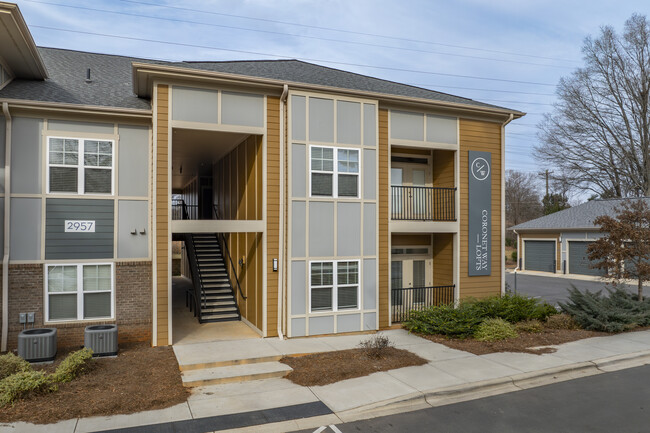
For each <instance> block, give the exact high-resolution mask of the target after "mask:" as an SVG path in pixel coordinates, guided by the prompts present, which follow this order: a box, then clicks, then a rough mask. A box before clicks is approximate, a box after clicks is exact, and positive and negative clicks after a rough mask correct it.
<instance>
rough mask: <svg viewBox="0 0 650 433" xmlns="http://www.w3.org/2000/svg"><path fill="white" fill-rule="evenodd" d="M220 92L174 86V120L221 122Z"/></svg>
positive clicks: (172, 101)
mask: <svg viewBox="0 0 650 433" xmlns="http://www.w3.org/2000/svg"><path fill="white" fill-rule="evenodd" d="M218 101H219V92H217V91H216V90H206V89H191V88H188V87H178V86H174V87H172V100H171V103H172V113H171V114H172V120H182V121H187V122H203V123H219V112H218V111H219V102H218Z"/></svg>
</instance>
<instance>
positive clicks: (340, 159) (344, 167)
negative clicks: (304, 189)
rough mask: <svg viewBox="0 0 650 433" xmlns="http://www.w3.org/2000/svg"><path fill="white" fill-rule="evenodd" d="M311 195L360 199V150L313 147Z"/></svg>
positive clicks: (311, 156)
mask: <svg viewBox="0 0 650 433" xmlns="http://www.w3.org/2000/svg"><path fill="white" fill-rule="evenodd" d="M310 151H311V155H310V159H311V164H310V179H311V195H312V196H313V197H352V198H358V197H359V150H358V149H340V148H334V147H322V146H311V148H310Z"/></svg>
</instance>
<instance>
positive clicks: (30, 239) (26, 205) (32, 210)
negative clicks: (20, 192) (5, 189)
mask: <svg viewBox="0 0 650 433" xmlns="http://www.w3.org/2000/svg"><path fill="white" fill-rule="evenodd" d="M10 236H11V250H10V253H9V254H10V257H9V258H10V259H11V260H40V259H41V199H40V198H12V199H11V231H10Z"/></svg>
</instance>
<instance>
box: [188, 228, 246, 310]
mask: <svg viewBox="0 0 650 433" xmlns="http://www.w3.org/2000/svg"><path fill="white" fill-rule="evenodd" d="M186 244H187V247H188V249H189V253H190V254H189V261H190V267H191V268H192V279H193V282H194V293H193V296H192V298H193V304H194V308H195V310H194V311H195V315H197V316H198V318H199V322H200V323H206V322H225V321H234V320H241V315H240V314H239V309H238V308H237V298H236V297H235V291H234V290H233V287H232V285H231V284H230V278H229V277H228V273H227V272H226V265H225V261H224V256H223V255H222V251H221V245H220V243H219V239H218V237H217V235H215V234H208V233H205V234H190V235H187V237H186Z"/></svg>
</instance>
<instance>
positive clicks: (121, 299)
mask: <svg viewBox="0 0 650 433" xmlns="http://www.w3.org/2000/svg"><path fill="white" fill-rule="evenodd" d="M151 275H152V264H151V262H116V263H115V320H104V321H92V322H68V323H59V324H48V325H47V326H48V327H52V328H57V329H58V332H57V344H58V347H77V346H83V343H84V328H85V327H86V326H88V325H96V324H105V323H116V324H117V325H118V336H119V342H120V343H124V342H131V341H151V327H152V276H151ZM43 277H44V270H43V265H42V264H23V265H10V266H9V334H8V340H7V349H8V350H14V349H16V346H17V345H18V334H19V333H20V331H21V330H22V329H23V325H21V324H20V323H19V318H18V314H19V313H28V312H34V313H35V323H34V327H36V328H38V327H42V326H44V325H43V320H44V317H45V316H44V311H43V308H44V305H45V302H44V299H43V296H44V283H43Z"/></svg>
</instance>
